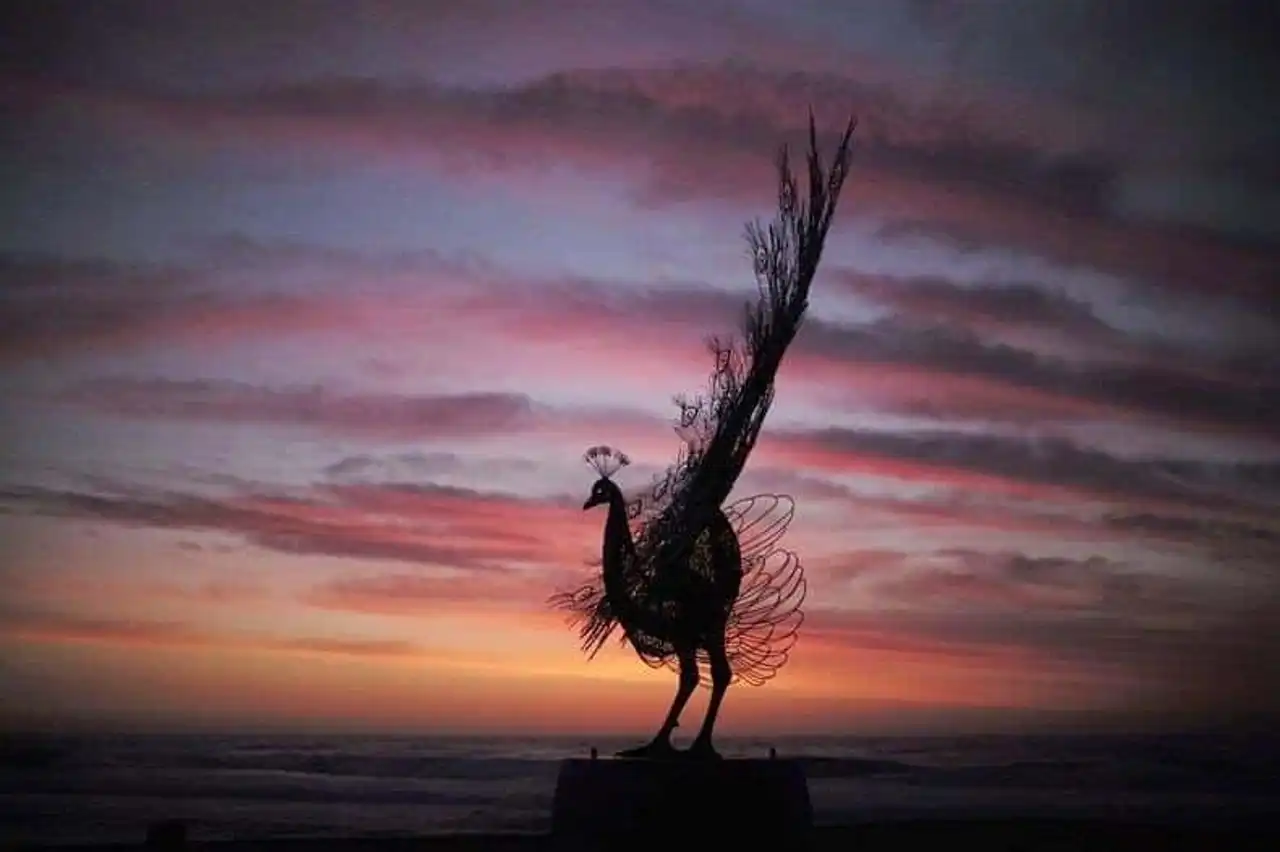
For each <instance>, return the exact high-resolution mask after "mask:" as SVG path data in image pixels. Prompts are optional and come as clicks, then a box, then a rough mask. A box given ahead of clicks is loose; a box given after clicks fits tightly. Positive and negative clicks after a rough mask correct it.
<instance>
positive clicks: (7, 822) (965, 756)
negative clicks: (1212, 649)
mask: <svg viewBox="0 0 1280 852" xmlns="http://www.w3.org/2000/svg"><path fill="white" fill-rule="evenodd" d="M629 744H634V743H631V742H629V741H628V742H625V743H623V742H619V741H612V740H609V739H607V738H595V739H590V740H588V739H582V740H574V739H565V738H561V739H514V738H483V739H482V738H474V739H459V738H449V739H433V738H422V737H416V738H415V737H368V736H336V737H308V736H301V735H299V736H193V735H192V736H189V735H182V736H175V735H167V736H160V735H157V736H112V737H102V736H98V737H86V736H76V737H71V736H66V737H63V736H57V737H55V736H48V735H46V736H40V737H22V738H8V739H6V740H2V741H0V842H14V841H17V842H56V843H70V842H119V841H125V842H128V841H137V840H139V839H141V837H142V836H143V834H144V833H145V830H146V826H147V824H148V823H149V822H152V821H155V820H158V819H166V818H181V819H185V820H188V821H189V822H190V824H191V832H192V836H193V839H209V840H212V839H232V838H239V839H250V838H269V837H299V836H370V837H372V836H404V835H413V834H424V833H439V832H455V831H493V830H498V831H530V832H536V831H545V830H547V829H548V828H549V824H550V809H551V797H552V792H553V790H554V786H555V777H556V771H557V762H558V761H560V760H561V759H563V758H566V757H585V756H587V754H588V753H589V750H590V747H591V746H592V745H597V746H599V747H600V749H601V753H602V754H611V753H612V751H613V750H614V749H615V748H617V747H619V746H621V745H629ZM771 745H772V746H775V747H776V748H777V749H778V754H779V757H793V758H798V759H800V760H802V761H803V762H804V763H805V765H806V771H807V773H808V777H809V784H810V795H811V796H812V799H813V804H814V811H815V819H816V821H817V822H818V823H820V824H834V823H852V822H864V821H879V820H894V819H910V818H917V817H922V816H929V817H985V816H991V817H1003V816H1061V817H1081V816H1083V817H1106V818H1117V819H1125V820H1131V821H1144V822H1178V821H1194V822H1210V823H1216V822H1232V821H1235V820H1240V819H1253V818H1259V817H1262V816H1264V815H1268V814H1271V815H1274V814H1277V813H1280V738H1275V737H1270V738H1259V737H1244V736H1223V735H1186V736H1159V737H1155V736H1152V737H1119V736H1088V737H959V738H946V737H915V738H853V737H845V738H808V739H790V740H788V739H778V740H771V741H763V740H744V739H739V740H733V739H728V738H725V739H723V740H722V741H721V744H720V746H721V750H722V751H723V752H724V753H725V754H726V755H729V756H735V755H740V756H755V757H764V756H766V755H767V753H768V749H769V746H771Z"/></svg>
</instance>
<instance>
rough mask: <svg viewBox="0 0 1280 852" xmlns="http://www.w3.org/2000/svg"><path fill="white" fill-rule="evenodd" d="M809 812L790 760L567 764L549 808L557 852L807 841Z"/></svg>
mask: <svg viewBox="0 0 1280 852" xmlns="http://www.w3.org/2000/svg"><path fill="white" fill-rule="evenodd" d="M812 824H813V810H812V806H811V805H810V802H809V785H808V783H807V782H806V780H805V776H804V770H803V769H802V768H801V766H800V764H798V763H795V762H793V761H789V760H717V761H705V762H703V761H679V760H670V761H668V760H661V761H658V760H627V759H619V760H566V761H564V762H563V763H561V764H560V777H559V779H558V780H557V782H556V794H555V801H554V803H553V804H552V809H551V836H552V846H553V848H556V849H593V848H600V849H618V848H636V847H637V845H641V846H646V847H651V848H656V847H652V844H660V843H674V844H678V846H679V848H687V846H688V844H689V843H690V842H691V841H696V843H697V845H699V846H701V845H704V844H711V846H712V847H714V848H721V847H720V845H719V844H721V843H729V842H733V843H736V842H738V841H748V840H749V841H750V842H751V843H752V844H753V845H757V844H759V843H760V841H761V839H762V838H763V839H766V840H768V841H770V842H776V841H782V842H784V845H783V847H782V848H786V849H803V848H805V847H806V846H807V844H808V842H809V831H810V829H811V827H812Z"/></svg>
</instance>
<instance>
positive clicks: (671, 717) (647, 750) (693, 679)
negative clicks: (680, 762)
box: [618, 652, 698, 759]
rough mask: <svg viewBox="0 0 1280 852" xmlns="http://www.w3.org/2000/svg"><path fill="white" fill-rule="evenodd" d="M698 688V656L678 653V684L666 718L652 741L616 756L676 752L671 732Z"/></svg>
mask: <svg viewBox="0 0 1280 852" xmlns="http://www.w3.org/2000/svg"><path fill="white" fill-rule="evenodd" d="M697 688H698V658H697V656H696V655H695V654H694V653H692V652H691V653H688V654H683V653H682V654H680V685H679V686H678V687H676V697H675V699H674V700H673V701H672V702H671V709H670V710H669V711H667V719H666V721H665V722H663V723H662V728H661V729H659V731H658V733H657V735H656V736H655V737H654V738H653V741H652V742H650V743H648V744H647V745H642V746H639V747H637V748H629V749H626V750H624V751H620V752H618V757H647V758H651V759H652V758H665V757H673V756H675V754H676V750H675V748H674V747H673V746H672V745H671V732H672V731H674V730H675V729H676V726H678V725H679V724H680V714H681V713H682V712H683V711H684V706H685V705H686V704H688V703H689V697H690V696H691V695H693V691H694V690H695V689H697Z"/></svg>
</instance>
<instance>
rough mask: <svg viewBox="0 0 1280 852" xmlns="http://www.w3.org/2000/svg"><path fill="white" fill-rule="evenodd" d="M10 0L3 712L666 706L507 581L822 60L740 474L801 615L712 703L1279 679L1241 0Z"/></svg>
mask: <svg viewBox="0 0 1280 852" xmlns="http://www.w3.org/2000/svg"><path fill="white" fill-rule="evenodd" d="M0 16H2V17H3V22H2V23H0V113H2V114H3V116H4V120H3V121H0V128H3V129H0V583H3V588H4V593H3V597H0V681H2V682H3V683H4V688H3V689H0V725H2V726H5V727H9V728H17V729H23V728H31V727H80V728H82V727H89V728H93V727H111V728H123V729H143V730H158V729H166V730H167V729H201V730H203V729H218V730H225V729H237V730H248V729H255V730H256V729H272V730H358V731H421V732H472V733H542V732H596V731H598V732H613V731H639V732H647V731H648V730H649V729H650V728H653V727H656V725H657V724H658V722H660V720H661V718H662V715H663V713H664V712H665V710H666V707H667V704H668V702H669V700H670V695H671V694H672V692H673V691H674V688H675V678H674V676H673V675H672V674H671V673H670V672H667V671H652V670H650V669H648V668H647V667H645V666H644V665H643V664H642V663H641V662H640V661H639V660H638V659H636V657H635V656H634V654H633V653H632V652H631V651H630V650H629V649H627V648H623V647H615V646H609V647H607V648H606V649H605V650H604V651H602V652H601V654H600V655H599V656H598V657H597V658H596V659H594V660H591V661H588V660H586V659H585V658H584V657H583V655H582V654H581V652H580V650H579V647H578V642H577V637H576V635H575V634H574V633H573V631H572V630H571V629H570V628H569V627H567V626H566V625H565V623H564V620H563V616H562V614H560V613H557V612H555V611H553V610H551V609H550V608H549V607H548V606H547V603H546V599H547V597H548V595H550V594H551V593H553V592H555V591H557V590H558V589H563V588H566V587H569V586H571V585H574V584H576V583H577V582H579V581H580V580H581V579H582V578H584V577H586V576H587V575H588V573H589V572H590V571H592V570H594V569H592V567H591V566H590V564H589V563H590V561H591V560H592V559H593V558H595V557H597V556H598V554H599V548H600V537H601V533H602V528H603V520H604V519H603V517H602V515H601V514H600V513H599V510H597V511H596V512H583V511H582V508H581V504H582V501H583V500H584V499H585V497H586V495H587V493H588V491H589V489H590V486H591V484H592V481H593V479H594V474H593V473H592V471H591V470H590V469H589V468H588V467H587V466H586V465H585V464H583V462H582V453H583V451H584V450H585V449H586V448H587V447H588V446H591V445H595V444H610V445H613V446H615V447H618V448H620V449H622V450H623V451H625V452H626V453H627V454H628V455H630V456H631V458H632V459H633V464H632V466H631V467H629V468H627V469H626V470H624V471H623V472H622V473H620V474H619V475H618V480H619V482H620V484H621V485H622V486H623V487H624V489H626V490H628V491H632V492H637V491H639V490H640V489H643V488H644V487H645V486H646V485H648V484H649V483H650V482H651V481H652V479H653V477H654V476H656V475H657V474H658V473H660V472H661V471H662V470H663V469H664V467H665V466H666V465H667V464H668V463H669V462H671V461H672V460H674V458H675V454H676V452H677V449H678V438H677V436H676V434H675V432H674V431H673V429H672V423H673V421H672V418H673V415H674V414H675V412H676V408H675V407H674V405H673V404H672V397H673V396H674V395H676V394H678V393H684V392H696V391H698V390H699V389H700V388H701V387H702V386H703V383H704V382H705V381H706V378H707V376H708V374H709V371H710V367H711V363H710V360H709V358H708V356H707V354H706V352H705V350H704V348H703V341H704V339H705V338H706V337H707V336H708V335H711V334H721V333H725V332H729V331H732V330H733V329H734V328H735V325H736V323H737V321H738V319H739V317H740V316H741V311H742V305H743V304H744V303H745V302H746V300H747V299H749V298H751V297H752V296H753V295H754V282H753V279H752V275H751V267H750V262H749V260H748V257H747V255H746V253H745V242H744V240H743V233H744V226H745V224H746V223H747V222H749V221H752V220H754V219H757V218H759V219H763V220H767V219H768V218H769V217H770V216H771V215H772V212H773V204H774V203H775V200H776V195H775V192H776V175H775V173H774V160H775V157H776V154H777V151H778V148H779V146H781V145H783V144H788V145H791V146H793V150H795V149H796V146H801V145H803V141H804V130H805V124H806V121H807V116H808V111H809V110H810V108H812V110H813V113H814V115H815V117H816V121H817V125H818V128H819V131H820V138H821V142H822V144H823V145H824V146H825V147H826V148H827V150H830V146H831V145H832V144H833V143H834V140H835V138H836V137H837V135H838V132H839V130H840V129H842V128H843V126H844V124H845V122H846V121H847V120H848V118H849V117H850V115H856V116H857V118H858V122H859V123H858V130H857V132H856V134H855V140H856V141H855V151H854V155H853V167H852V171H851V177H850V179H849V182H848V183H847V184H846V187H845V191H844V195H843V197H842V200H841V205H840V208H839V210H838V212H837V215H836V222H835V225H834V227H833V230H832V233H831V236H830V238H829V240H828V245H827V252H826V254H825V255H824V260H823V266H822V268H821V270H820V272H819V274H818V277H817V280H816V282H815V284H814V288H813V298H812V306H811V310H810V314H809V316H808V318H807V320H806V323H805V326H804V329H803V331H802V333H801V334H800V335H799V337H798V339H797V340H796V342H795V344H794V346H793V347H792V349H791V351H790V353H789V354H788V357H787V361H786V362H785V363H784V365H783V368H782V370H781V373H780V375H779V379H778V392H777V398H776V402H775V405H774V408H773V410H772V412H771V413H770V416H769V420H768V421H767V423H766V426H765V430H764V435H763V437H762V438H761V440H760V443H759V445H758V446H757V449H756V452H755V454H754V455H753V457H752V459H751V461H750V463H749V464H748V466H747V470H746V473H745V474H744V476H743V477H742V479H741V480H740V483H739V486H738V489H737V491H736V492H735V496H747V495H750V494H755V493H766V492H785V493H788V494H791V495H792V496H793V497H794V498H795V500H796V503H797V511H796V517H795V520H794V522H793V523H792V525H791V528H790V530H789V532H788V534H787V537H786V539H784V541H785V543H786V545H787V546H788V547H790V548H791V549H793V550H795V551H796V552H797V553H798V554H799V555H800V557H801V559H802V561H803V563H804V566H805V571H806V577H807V580H808V598H807V600H806V603H805V613H806V615H805V622H804V625H803V627H802V630H801V638H800V641H799V643H798V644H797V645H796V646H795V648H794V649H793V651H792V653H791V657H790V660H789V662H788V665H787V666H786V667H785V668H784V669H783V671H782V672H781V673H780V674H779V675H778V676H777V677H776V678H775V679H774V680H773V681H771V682H769V683H768V684H766V685H764V686H762V687H759V688H751V687H747V686H740V687H735V688H734V689H732V690H731V691H730V693H729V697H728V699H727V701H726V703H725V708H724V711H723V713H722V716H721V728H720V729H721V730H723V731H724V732H726V733H735V732H738V733H747V732H754V733H767V732H774V733H805V732H810V733H812V732H831V733H881V732H884V733H907V732H926V733H928V732H933V733H941V732H957V731H969V730H975V731H976V730H984V731H987V730H989V731H1021V730H1041V729H1053V730H1058V729H1071V730H1079V729H1089V730H1093V729H1099V728H1107V729H1113V728H1117V729H1126V730H1132V729H1139V730H1155V729H1166V728H1176V727H1189V726H1190V727H1198V726H1218V725H1232V724H1241V723H1244V722H1249V721H1258V720H1274V719H1275V717H1276V716H1277V714H1278V712H1280V632H1277V631H1276V629H1275V624H1276V623H1277V620H1278V619H1280V575H1277V573H1276V572H1277V569H1278V568H1280V522H1278V521H1277V516H1278V515H1277V512H1276V507H1277V504H1278V503H1280V379H1278V378H1277V377H1278V376H1280V310H1277V305H1278V304H1280V300H1277V299H1276V292H1275V291H1276V289H1277V284H1278V282H1280V230H1278V229H1280V224H1278V223H1280V172H1277V170H1276V161H1275V158H1274V151H1275V150H1276V149H1277V148H1278V147H1280V121H1277V118H1280V117H1278V116H1277V115H1276V110H1277V107H1276V102H1275V100H1274V98H1273V97H1271V96H1269V95H1268V93H1267V90H1268V89H1269V87H1270V85H1271V83H1270V81H1272V80H1274V79H1276V78H1277V77H1278V76H1280V60H1277V58H1276V54H1275V53H1274V51H1271V50H1269V48H1270V46H1271V45H1272V44H1274V42H1275V40H1276V38H1277V36H1280V14H1277V11H1276V8H1275V7H1274V6H1273V5H1269V4H1267V3H1243V2H1240V3H1217V2H1199V3H1188V2H1153V3H1137V2H1103V0H1093V1H1091V2H1086V1H1085V0H1079V2H1076V1H1075V0H1072V2H1068V0H1063V1H1062V2H1057V3H1052V4H1050V3H1034V4H1032V3H1022V2H996V0H991V2H981V0H972V2H940V1H939V0H932V2H925V0H915V2H908V1H907V0H881V2H876V3H861V4H858V3H836V2H817V0H790V2H787V3H782V2H771V3H767V2H761V1H760V0H740V2H730V0H698V2H693V0H685V2H676V0H644V2H641V0H611V2H609V3H595V2H587V0H540V2H514V0H511V1H510V2H502V0H468V2H466V3H462V2H455V3H448V2H431V0H425V2H412V3H411V2H391V0H368V2H362V3H359V4H348V3H339V2H321V1H320V0H315V2H299V1H298V0H277V2H273V3H270V4H263V3H251V2H242V0H225V1H224V2H219V3H203V4H195V3H186V4H177V3H168V2H128V3H126V2H112V0H103V2H97V3H91V4H72V3H65V2H56V0H54V1H53V2H40V3H36V2H11V3H7V4H5V5H4V11H3V12H0ZM704 706H705V694H703V693H700V694H699V696H698V697H696V698H695V699H694V702H693V703H692V704H691V706H690V709H689V711H687V714H688V715H687V717H686V719H685V726H684V728H682V729H681V730H686V729H688V730H693V729H695V728H696V723H697V720H698V719H699V718H700V715H701V712H702V708H703V707H704Z"/></svg>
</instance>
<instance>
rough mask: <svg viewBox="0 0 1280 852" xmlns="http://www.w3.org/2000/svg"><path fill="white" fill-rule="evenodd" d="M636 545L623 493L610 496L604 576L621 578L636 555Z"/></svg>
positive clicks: (606, 527) (603, 562)
mask: <svg viewBox="0 0 1280 852" xmlns="http://www.w3.org/2000/svg"><path fill="white" fill-rule="evenodd" d="M635 552H636V546H635V542H634V541H633V540H632V538H631V525H630V524H628V523H627V504H626V501H625V500H624V499H623V498H622V495H621V494H614V495H613V496H612V497H610V498H609V516H608V518H607V519H606V520H605V522H604V553H603V556H604V559H603V560H602V566H603V568H604V578H605V581H606V582H608V581H609V580H610V579H615V580H620V579H621V578H622V574H623V572H624V570H625V568H626V565H627V563H628V562H629V561H630V559H631V558H632V557H633V556H634V555H635Z"/></svg>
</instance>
